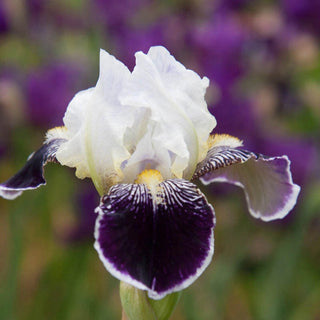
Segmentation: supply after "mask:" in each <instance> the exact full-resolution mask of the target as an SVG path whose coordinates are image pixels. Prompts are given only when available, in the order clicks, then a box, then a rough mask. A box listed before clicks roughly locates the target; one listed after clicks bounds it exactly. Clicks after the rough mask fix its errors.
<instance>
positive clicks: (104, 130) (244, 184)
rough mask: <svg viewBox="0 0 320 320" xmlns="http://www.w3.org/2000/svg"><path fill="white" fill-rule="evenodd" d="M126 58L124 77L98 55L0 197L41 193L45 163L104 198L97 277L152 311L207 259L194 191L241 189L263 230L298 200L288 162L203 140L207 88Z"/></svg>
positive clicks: (142, 59) (200, 198)
mask: <svg viewBox="0 0 320 320" xmlns="http://www.w3.org/2000/svg"><path fill="white" fill-rule="evenodd" d="M135 56H136V66H135V68H134V70H133V71H132V72H130V71H129V70H128V68H127V67H126V66H125V65H124V64H122V63H121V62H120V61H118V60H117V59H116V58H114V57H113V56H112V55H110V54H108V53H107V52H106V51H103V50H101V52H100V74H99V79H98V81H97V84H96V86H95V87H94V88H90V89H87V90H84V91H81V92H79V93H77V94H76V95H75V97H74V98H73V99H72V100H71V102H70V104H69V105H68V108H67V110H66V113H65V116H64V118H63V122H64V126H63V127H57V128H53V129H51V130H49V131H48V132H47V135H46V139H45V142H44V144H43V145H42V147H41V148H40V149H39V150H37V151H36V152H34V153H33V154H31V155H30V156H29V158H28V160H27V162H26V164H25V166H24V167H23V168H22V169H21V170H20V171H19V172H18V173H17V174H16V175H14V176H13V177H12V178H10V179H9V180H7V181H6V182H4V183H2V184H1V185H0V195H1V196H2V197H4V198H7V199H14V198H16V197H17V196H19V195H20V194H21V193H22V192H23V191H25V190H29V189H35V188H38V187H39V186H41V185H43V184H45V183H46V181H45V179H44V177H43V167H44V166H45V165H46V164H47V163H48V162H56V163H60V164H61V165H65V166H68V167H72V168H76V176H77V177H78V178H80V179H83V178H91V179H92V181H93V183H94V185H95V187H96V189H97V191H98V192H99V194H100V195H101V201H100V205H99V206H98V207H97V208H96V212H97V213H98V218H97V220H96V226H95V232H94V237H95V244H94V247H95V249H96V250H97V252H98V254H99V257H100V259H101V261H102V263H103V264H104V266H105V268H106V269H107V270H108V271H109V272H110V273H111V274H112V275H113V276H114V277H116V278H118V279H120V280H122V281H124V282H126V283H129V284H131V285H133V286H135V287H136V288H138V289H142V290H146V291H147V292H148V296H149V297H150V298H152V299H161V298H163V297H164V296H165V295H167V294H169V293H171V292H175V291H180V290H182V289H184V288H186V287H187V286H189V285H190V284H191V283H193V282H194V281H195V279H197V278H198V277H199V276H200V275H201V274H202V273H203V271H204V270H205V268H206V267H207V266H208V264H209V263H210V261H211V259H212V255H213V251H214V250H213V248H214V237H213V230H214V227H215V212H214V209H213V207H212V206H211V204H209V203H208V201H207V199H206V197H205V195H204V194H203V193H202V192H201V191H200V190H199V189H198V187H197V186H196V185H195V183H194V182H195V181H197V180H198V179H200V181H201V182H202V183H204V184H210V183H212V182H229V183H231V184H235V185H237V186H240V187H241V188H243V189H244V193H245V197H246V200H247V204H248V208H249V212H250V214H251V215H252V216H253V217H255V218H257V219H261V220H264V221H270V220H274V219H281V218H283V217H285V216H286V215H287V214H288V213H289V211H290V210H291V209H292V208H293V207H294V205H295V203H296V199H297V196H298V194H299V190H300V188H299V186H297V185H296V184H294V183H293V181H292V177H291V173H290V161H289V160H288V158H287V157H286V156H281V157H267V156H264V155H261V154H258V153H255V152H251V151H247V150H245V149H243V148H242V142H241V141H240V140H239V139H238V138H236V137H232V136H229V135H227V134H215V133H212V130H213V129H214V128H215V126H216V120H215V118H214V116H212V115H211V114H210V113H209V111H208V109H207V104H206V101H205V98H204V96H205V92H206V89H207V87H208V85H209V80H208V79H207V78H206V77H203V78H201V77H200V76H199V75H198V74H197V73H195V72H194V71H192V70H188V69H186V68H185V67H184V66H183V65H182V64H181V63H179V62H177V61H176V60H175V58H174V57H173V56H172V55H170V53H169V52H168V51H167V50H166V49H165V48H164V47H161V46H158V47H151V48H150V50H149V52H148V53H147V54H144V53H142V52H137V53H136V55H135ZM44 107H45V106H44ZM233 116H237V115H233ZM248 125H250V124H248Z"/></svg>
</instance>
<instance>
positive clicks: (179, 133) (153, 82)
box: [120, 47, 216, 179]
mask: <svg viewBox="0 0 320 320" xmlns="http://www.w3.org/2000/svg"><path fill="white" fill-rule="evenodd" d="M208 85H209V80H208V79H207V78H205V77H204V78H202V79H201V78H200V77H199V76H198V74H196V73H195V72H193V71H191V70H188V69H186V68H185V67H184V66H183V65H182V64H181V63H179V62H177V61H176V60H175V58H174V57H173V56H171V55H170V53H169V52H168V51H167V50H166V49H165V48H164V47H152V48H151V49H150V50H149V52H148V54H147V55H146V54H143V53H142V52H138V53H136V67H135V68H134V70H133V72H132V77H131V78H130V81H128V82H127V84H126V86H125V87H124V90H123V91H122V93H121V95H120V101H121V102H122V103H123V104H125V105H129V106H132V107H134V108H144V109H146V110H148V111H149V112H150V120H149V126H148V128H147V132H146V133H145V135H148V136H149V137H150V142H149V145H150V146H151V148H152V149H153V159H152V160H153V162H152V163H150V168H151V169H156V170H159V171H160V172H161V174H162V175H163V176H164V178H166V179H168V178H172V177H178V178H182V177H184V178H186V179H190V178H191V176H192V173H193V171H194V169H195V167H196V164H197V163H198V162H199V161H200V160H201V159H203V158H204V157H205V155H206V153H207V150H208V148H207V138H208V136H209V134H210V132H211V131H212V129H213V128H214V126H215V125H216V121H215V118H214V117H213V116H212V115H211V114H210V113H209V111H208V109H207V105H206V102H205V100H204V95H205V91H206V88H207V87H208ZM133 156H134V159H135V163H137V164H138V162H139V161H140V162H145V160H146V153H145V149H144V145H138V146H137V148H136V150H135V154H134V155H133ZM138 159H139V161H137V160H138ZM131 161H133V160H131V159H129V161H128V166H130V165H132V163H131ZM163 168H169V169H170V171H169V172H170V175H169V176H168V175H167V173H166V172H164V171H163ZM136 171H138V170H136ZM138 173H139V172H138Z"/></svg>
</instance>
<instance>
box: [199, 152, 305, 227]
mask: <svg viewBox="0 0 320 320" xmlns="http://www.w3.org/2000/svg"><path fill="white" fill-rule="evenodd" d="M226 150H230V149H226ZM231 150H232V149H231ZM247 153H248V154H250V153H249V152H247ZM251 155H252V157H250V158H249V159H248V160H247V161H244V162H243V161H240V162H239V161H238V162H235V164H233V165H230V166H223V165H221V166H216V165H215V162H219V161H220V160H221V161H222V162H223V158H224V156H223V155H221V153H217V156H216V157H214V156H211V158H210V159H209V161H210V162H211V163H213V166H212V167H213V171H211V172H208V173H206V174H205V175H204V176H202V177H201V178H200V179H201V181H202V182H203V183H204V184H209V183H212V182H228V183H231V184H235V185H237V186H239V187H242V188H243V189H244V192H245V196H246V200H247V203H248V208H249V212H250V213H251V215H252V216H253V217H255V218H259V219H262V220H264V221H270V220H275V219H281V218H283V217H285V216H286V215H287V214H288V213H289V212H290V211H291V210H292V208H293V207H294V205H295V204H296V201H297V197H298V194H299V192H300V187H299V186H298V185H296V184H294V183H293V182H292V177H291V172H290V161H289V159H288V158H287V157H286V156H282V157H273V158H269V157H265V156H262V155H258V154H255V153H251ZM227 159H228V158H227Z"/></svg>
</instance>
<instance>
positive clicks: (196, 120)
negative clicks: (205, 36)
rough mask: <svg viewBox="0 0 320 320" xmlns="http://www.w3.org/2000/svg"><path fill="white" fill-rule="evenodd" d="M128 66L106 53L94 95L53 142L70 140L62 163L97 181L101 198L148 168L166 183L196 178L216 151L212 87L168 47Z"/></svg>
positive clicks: (76, 103) (86, 94)
mask: <svg viewBox="0 0 320 320" xmlns="http://www.w3.org/2000/svg"><path fill="white" fill-rule="evenodd" d="M136 61H137V62H136V66H135V68H134V70H133V72H132V73H131V72H130V71H129V70H128V69H127V67H126V66H125V65H124V64H122V63H121V62H120V61H118V60H116V59H115V58H114V57H113V56H111V55H110V54H108V53H107V52H106V51H104V50H101V51H100V76H99V79H98V82H97V85H96V86H95V87H94V88H90V89H88V90H84V91H81V92H79V93H78V94H77V95H76V96H75V97H74V98H73V99H72V101H71V102H70V104H69V106H68V108H67V111H66V114H65V116H64V118H63V121H64V124H65V127H64V129H63V130H61V128H56V129H52V130H50V131H49V134H48V140H51V139H54V138H58V137H60V138H65V139H66V142H65V143H64V144H62V145H61V147H60V148H59V150H58V151H57V154H56V157H57V160H58V161H59V162H60V163H61V164H63V165H67V166H70V167H75V168H77V171H76V174H77V176H78V177H79V178H85V177H89V178H92V179H93V181H94V183H95V185H96V187H97V189H98V190H99V192H102V193H106V192H107V191H108V190H109V188H110V186H111V185H114V184H116V183H121V182H134V180H135V179H136V177H137V176H138V174H139V173H140V172H141V171H142V170H143V169H144V168H148V169H155V170H158V171H159V172H160V173H161V175H162V176H163V178H164V179H170V178H185V179H190V178H191V177H192V174H193V173H194V171H195V168H196V165H197V163H198V162H200V161H201V160H203V159H204V158H205V156H206V154H207V151H208V144H207V140H208V137H209V134H210V132H211V131H212V129H213V128H214V127H215V125H216V121H215V118H214V117H213V116H212V115H211V114H210V113H209V111H208V109H207V105H206V102H205V99H204V95H205V92H206V88H207V87H208V85H209V80H208V79H207V78H205V77H204V78H202V79H201V78H200V77H199V76H198V75H197V74H196V73H195V72H194V71H191V70H188V69H186V68H185V67H184V66H183V65H182V64H181V63H179V62H177V61H176V60H175V59H174V57H173V56H171V55H170V53H169V52H168V51H167V50H166V49H165V48H164V47H152V48H151V49H150V50H149V52H148V54H144V53H142V52H137V53H136Z"/></svg>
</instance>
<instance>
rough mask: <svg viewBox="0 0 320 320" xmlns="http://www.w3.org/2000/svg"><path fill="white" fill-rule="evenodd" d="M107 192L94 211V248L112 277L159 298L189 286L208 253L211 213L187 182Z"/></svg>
mask: <svg viewBox="0 0 320 320" xmlns="http://www.w3.org/2000/svg"><path fill="white" fill-rule="evenodd" d="M157 199H158V202H155V199H154V198H153V196H152V195H151V194H150V192H149V190H148V188H147V186H146V185H144V184H121V185H116V186H114V187H112V188H111V189H110V192H109V194H108V195H105V196H104V197H103V198H102V201H101V204H100V206H99V207H98V208H97V212H98V213H99V217H98V219H97V224H96V232H95V238H96V243H95V248H96V249H97V251H98V252H99V255H100V258H101V260H102V261H103V263H104V265H105V267H106V268H107V270H108V271H109V272H110V273H111V274H113V275H114V276H115V277H117V278H119V279H120V280H123V281H125V282H128V283H131V284H132V285H135V286H136V287H138V288H140V289H145V290H148V291H149V296H150V297H151V298H154V299H160V298H162V297H163V296H165V295H166V294H168V293H170V292H173V291H179V290H182V289H183V288H185V287H187V286H188V285H190V284H191V283H192V282H193V281H194V280H195V279H196V278H197V277H199V276H200V274H201V273H202V272H203V271H204V269H205V268H206V267H207V265H208V264H209V262H210V261H211V258H212V255H213V228H214V225H215V216H214V210H213V208H212V207H211V205H210V204H208V202H207V200H206V198H205V196H204V195H203V194H202V193H201V192H200V191H199V189H198V188H197V187H196V186H195V185H194V184H192V183H191V182H189V181H186V180H182V179H174V180H167V181H164V182H162V183H160V184H159V192H158V193H157Z"/></svg>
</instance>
